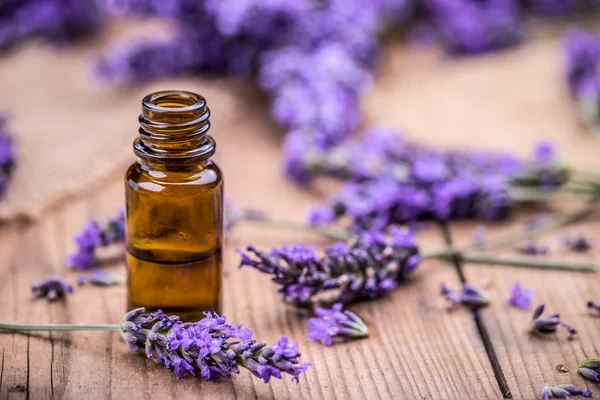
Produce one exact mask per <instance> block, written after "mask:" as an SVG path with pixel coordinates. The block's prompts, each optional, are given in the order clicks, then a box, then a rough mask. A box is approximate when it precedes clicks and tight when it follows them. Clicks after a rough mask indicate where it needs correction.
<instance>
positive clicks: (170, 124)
mask: <svg viewBox="0 0 600 400" xmlns="http://www.w3.org/2000/svg"><path fill="white" fill-rule="evenodd" d="M209 117H210V110H209V109H208V107H207V105H206V100H205V99H204V97H202V96H200V95H198V94H196V93H192V92H186V91H179V90H167V91H162V92H156V93H152V94H149V95H148V96H146V97H144V99H143V100H142V114H141V115H140V117H139V122H140V137H139V138H138V139H136V141H135V143H134V152H135V153H136V154H137V155H138V156H139V157H141V158H151V159H155V160H168V159H173V160H174V161H190V160H193V159H198V158H200V159H208V158H209V157H210V156H212V155H213V154H214V152H215V145H214V141H213V140H212V138H210V136H208V135H207V134H206V133H207V131H208V130H209V128H210V122H209Z"/></svg>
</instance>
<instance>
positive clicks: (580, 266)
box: [438, 251, 596, 272]
mask: <svg viewBox="0 0 600 400" xmlns="http://www.w3.org/2000/svg"><path fill="white" fill-rule="evenodd" d="M454 256H458V257H459V258H460V259H462V260H463V261H465V262H469V263H474V264H494V265H507V266H515V267H526V268H539V269H556V270H565V271H584V272H594V271H595V270H596V267H595V265H594V264H592V263H586V262H568V261H559V260H546V259H543V258H541V257H512V256H496V255H489V254H477V253H459V254H456V253H454V252H452V251H451V252H449V253H448V254H447V255H444V256H439V257H438V258H442V259H449V258H451V257H454Z"/></svg>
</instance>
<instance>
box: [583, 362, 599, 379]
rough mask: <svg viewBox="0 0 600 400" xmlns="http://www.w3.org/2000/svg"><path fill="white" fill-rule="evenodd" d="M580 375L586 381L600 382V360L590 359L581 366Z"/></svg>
mask: <svg viewBox="0 0 600 400" xmlns="http://www.w3.org/2000/svg"><path fill="white" fill-rule="evenodd" d="M579 373H580V374H581V375H582V376H583V377H584V378H586V379H589V380H591V381H594V382H600V358H598V357H596V358H588V359H587V360H584V361H583V362H582V363H581V364H579Z"/></svg>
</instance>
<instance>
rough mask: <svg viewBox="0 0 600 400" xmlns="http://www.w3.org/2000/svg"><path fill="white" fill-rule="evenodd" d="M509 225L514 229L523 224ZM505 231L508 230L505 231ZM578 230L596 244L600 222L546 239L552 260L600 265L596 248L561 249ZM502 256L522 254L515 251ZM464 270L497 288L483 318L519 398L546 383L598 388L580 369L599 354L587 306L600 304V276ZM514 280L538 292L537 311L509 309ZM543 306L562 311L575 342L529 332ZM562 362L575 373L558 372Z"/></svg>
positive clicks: (462, 227)
mask: <svg viewBox="0 0 600 400" xmlns="http://www.w3.org/2000/svg"><path fill="white" fill-rule="evenodd" d="M521 221H522V220H521ZM473 226H474V224H467V223H462V224H455V225H454V226H453V233H454V235H455V236H456V237H462V238H466V237H469V236H470V234H469V232H470V231H471V230H472V228H473ZM510 226H511V228H512V229H513V230H514V229H515V228H518V226H519V223H518V222H517V223H514V224H510ZM521 226H522V225H521ZM500 230H501V231H502V230H506V227H504V228H501V229H500ZM578 230H581V231H584V232H586V233H587V234H588V235H589V236H590V237H591V238H592V240H593V239H594V237H597V233H599V232H600V222H599V221H598V219H597V218H594V219H590V220H589V221H585V222H583V223H580V224H577V225H575V226H572V227H568V228H565V229H559V230H555V231H553V232H550V233H548V234H545V235H543V236H541V238H540V239H539V241H540V243H546V244H548V245H549V246H550V247H551V255H550V256H549V257H555V258H560V259H566V260H571V261H576V260H577V261H584V260H585V261H587V260H594V261H595V262H596V263H597V264H600V257H599V255H600V253H599V252H598V250H597V249H595V250H593V251H591V252H589V253H586V254H574V253H571V252H568V251H565V250H564V249H561V246H560V245H559V243H558V237H559V236H560V234H561V233H564V232H577V231H578ZM493 233H496V232H492V233H490V236H491V235H492V234H493ZM498 253H499V254H505V255H510V254H513V255H516V254H517V253H516V250H515V249H514V247H512V246H511V247H509V248H505V249H503V250H501V251H499V252H498ZM465 271H466V274H467V277H468V278H470V279H472V280H474V281H477V280H480V281H481V280H483V281H489V282H491V284H492V286H491V288H490V290H489V291H490V293H491V295H492V298H493V301H492V303H491V305H490V306H489V307H488V308H486V309H485V310H483V311H482V314H483V318H484V320H485V321H486V323H487V324H488V329H489V331H490V335H491V338H492V341H493V343H494V346H495V348H496V351H497V353H498V357H499V360H500V363H501V365H502V369H503V371H504V373H505V375H506V377H507V379H508V382H509V385H510V388H511V390H512V393H513V396H514V398H523V399H529V398H534V397H536V396H539V395H540V393H541V389H542V387H543V386H544V385H545V384H546V383H549V384H557V383H558V384H563V383H571V384H574V385H576V386H579V387H590V388H591V389H595V388H596V387H595V385H593V384H592V383H591V382H589V381H586V380H585V379H583V378H582V377H581V376H580V375H579V374H578V372H577V366H578V364H579V363H580V362H581V361H582V360H584V359H585V358H588V357H596V356H598V355H599V354H600V352H599V350H600V349H599V348H598V345H597V343H598V341H599V340H600V331H599V330H598V319H597V318H594V317H593V316H591V314H590V312H589V311H588V310H587V308H586V303H587V301H589V300H591V299H596V300H597V299H600V290H599V289H598V279H599V278H598V275H597V274H590V273H581V272H569V271H544V270H533V269H525V268H514V267H506V266H479V265H478V266H475V265H467V266H466V267H465ZM515 281H519V282H520V283H521V284H522V285H523V286H525V287H527V288H531V289H534V290H535V291H536V295H535V297H534V299H533V306H532V309H530V310H527V311H524V310H519V309H517V308H514V307H510V306H507V305H506V304H505V302H506V299H507V298H508V295H509V291H510V287H511V286H512V284H513V283H514V282H515ZM541 303H543V304H545V305H546V313H554V312H559V313H560V315H561V319H562V320H563V321H565V322H567V323H569V324H572V325H574V326H575V327H576V328H577V329H578V330H579V335H578V336H577V338H576V339H575V340H573V341H568V340H567V338H566V336H567V335H566V332H565V331H564V329H563V330H561V329H560V328H559V331H558V334H557V335H556V336H555V337H550V338H547V339H543V338H542V339H540V338H537V337H532V336H530V335H529V334H528V333H527V329H528V321H529V319H530V317H531V313H532V312H533V307H535V306H536V305H537V304H541ZM559 363H564V364H565V365H567V366H568V367H569V369H570V371H569V372H568V373H562V372H559V371H558V370H557V369H556V366H557V365H558V364H559Z"/></svg>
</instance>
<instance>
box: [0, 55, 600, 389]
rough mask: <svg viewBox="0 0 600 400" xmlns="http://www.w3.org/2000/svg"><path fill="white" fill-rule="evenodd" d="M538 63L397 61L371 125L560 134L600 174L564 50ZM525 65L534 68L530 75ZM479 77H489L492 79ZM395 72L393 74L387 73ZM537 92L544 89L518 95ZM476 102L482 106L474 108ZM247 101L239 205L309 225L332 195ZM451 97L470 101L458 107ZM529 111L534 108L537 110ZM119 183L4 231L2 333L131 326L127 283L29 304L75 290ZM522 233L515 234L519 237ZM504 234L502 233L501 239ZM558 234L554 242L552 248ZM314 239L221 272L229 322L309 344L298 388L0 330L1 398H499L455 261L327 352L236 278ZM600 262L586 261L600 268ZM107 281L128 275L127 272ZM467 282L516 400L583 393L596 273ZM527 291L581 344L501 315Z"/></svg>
mask: <svg viewBox="0 0 600 400" xmlns="http://www.w3.org/2000/svg"><path fill="white" fill-rule="evenodd" d="M535 46H541V47H544V46H551V45H550V44H548V43H542V44H536V45H535ZM536 48H537V47H536ZM537 49H538V50H540V49H539V48H537ZM542 50H543V51H542ZM542 50H540V52H541V53H540V54H541V55H539V57H540V60H539V63H538V64H537V67H534V64H531V63H533V62H532V61H528V57H529V56H528V54H529V53H522V50H518V51H517V52H516V53H504V54H505V56H492V57H491V58H484V59H481V60H478V61H474V63H475V64H476V65H477V64H480V65H481V64H482V65H483V67H477V66H475V67H474V66H472V64H469V63H468V62H466V61H465V62H461V63H458V64H448V61H446V60H443V59H440V58H439V56H435V55H432V54H426V53H416V52H410V51H392V52H391V54H390V56H389V57H387V58H386V62H385V63H384V66H383V73H382V74H383V75H382V77H381V83H378V84H376V87H375V90H374V92H373V94H372V95H370V96H369V98H368V100H367V104H366V109H367V112H368V114H369V115H370V118H371V119H372V120H374V121H385V122H388V123H391V124H393V125H395V126H397V127H403V126H407V127H408V128H409V132H408V135H409V136H413V137H414V136H420V137H422V138H423V139H424V140H429V141H430V142H433V143H443V144H448V145H451V144H453V145H463V144H465V142H467V141H468V146H469V147H476V146H481V145H485V144H487V143H491V144H492V145H493V146H494V147H500V148H509V149H514V150H519V151H520V152H522V153H523V152H524V151H525V149H526V148H528V147H529V146H530V145H531V144H532V143H533V142H534V141H535V140H536V139H540V138H544V137H550V138H552V139H555V140H556V141H557V142H558V143H559V144H560V145H561V147H562V150H564V152H565V154H566V157H567V159H568V160H570V161H573V162H575V164H577V163H580V164H579V165H587V166H592V167H593V166H596V167H600V160H597V159H596V158H597V154H598V151H599V149H600V147H599V144H598V143H597V141H596V139H595V138H593V137H591V136H589V135H585V134H584V133H583V132H582V130H581V128H580V126H579V124H578V123H577V121H576V119H575V117H574V116H573V113H572V109H571V105H570V103H569V101H568V99H567V98H566V96H565V93H564V90H563V89H562V86H561V82H560V74H559V72H558V66H557V65H555V64H552V62H555V61H556V60H555V56H556V51H555V48H554V47H552V48H546V49H545V50H544V49H542ZM506 54H508V56H506ZM533 54H535V51H534V52H533ZM503 57H504V58H503ZM511 57H512V58H511ZM490 60H491V61H490ZM519 62H521V66H522V67H523V68H524V69H519V68H518V66H517V65H516V64H519ZM498 64H500V67H498V66H497V65H498ZM482 68H483V69H485V70H490V68H491V71H492V72H490V73H488V74H487V75H486V74H485V73H484V72H481V69H482ZM495 68H497V69H495ZM510 68H512V69H510ZM507 69H508V70H507ZM394 70H395V71H398V72H397V75H393V74H391V71H394ZM405 71H406V72H405ZM472 71H477V73H476V74H475V75H473V74H472V73H471V72H472ZM510 71H512V72H510ZM540 71H541V72H540ZM538 72H539V74H538V78H539V79H543V80H544V81H543V82H541V83H540V82H538V80H539V79H538V80H536V79H533V78H532V77H531V74H535V73H538ZM439 74H445V76H446V77H447V79H446V80H442V79H441V78H439ZM511 74H512V75H511ZM506 79H508V82H510V85H507V84H506V83H507V81H506ZM511 79H520V82H521V83H520V84H519V83H518V82H514V81H513V80H511ZM436 80H440V82H437V81H436ZM444 82H445V83H444ZM452 82H454V83H452ZM525 82H530V83H531V86H530V87H529V88H530V89H531V88H534V89H532V90H522V91H518V90H517V89H518V88H519V87H520V85H524V84H525ZM436 85H443V88H442V89H443V90H442V89H440V90H441V91H442V92H443V93H440V94H439V97H437V96H434V95H433V93H439V92H435V90H434V89H435V86H436ZM386 87H387V88H386ZM452 87H454V88H457V87H460V88H462V89H461V90H460V91H457V92H453V93H452V97H451V96H450V94H449V92H448V91H450V90H451V88H452ZM544 88H546V90H543V89H544ZM515 91H516V92H517V96H516V97H514V99H516V100H511V98H507V96H509V95H511V94H512V96H515ZM477 93H479V94H480V96H481V97H480V100H479V101H477V102H475V103H473V96H475V95H477ZM494 94H495V95H494ZM241 96H242V97H247V98H245V99H244V100H245V104H247V105H248V106H247V107H248V108H247V109H246V110H245V115H244V118H240V120H239V123H238V124H236V126H235V129H233V130H232V131H227V132H224V131H219V129H218V126H215V127H214V132H216V135H217V136H216V138H217V140H218V143H219V148H218V151H219V156H218V158H219V162H220V164H221V165H222V166H223V168H224V170H225V174H226V182H227V183H226V185H227V194H228V195H229V196H231V197H232V199H233V200H234V201H235V203H236V204H237V205H239V206H245V207H254V208H261V209H266V210H268V211H269V213H271V214H272V215H274V216H279V217H285V218H289V219H302V218H304V216H305V214H306V211H307V210H308V207H309V206H310V205H311V204H312V203H314V202H316V201H320V200H321V199H322V198H323V195H324V194H323V192H324V191H325V189H324V186H325V185H321V184H319V185H317V188H316V189H314V190H305V189H301V188H297V187H294V186H293V185H291V184H289V183H287V182H286V181H285V179H284V178H283V177H282V176H281V174H280V172H279V171H280V168H279V155H278V154H279V139H278V135H279V131H278V129H277V128H276V127H275V126H274V125H273V124H272V123H271V122H270V121H269V119H268V117H267V114H266V111H265V105H264V104H263V103H262V102H261V101H256V99H257V98H258V97H259V96H257V95H256V93H241ZM411 96H412V98H413V101H412V102H411V100H410V99H411ZM419 96H421V97H419ZM445 96H446V97H445ZM453 98H454V99H458V100H456V102H461V101H462V102H463V106H462V108H461V107H460V106H458V105H456V104H454V103H455V102H453V101H452V99H453ZM461 99H462V100H461ZM484 100H485V101H484ZM486 101H489V102H492V103H493V104H494V105H495V106H492V105H490V104H489V103H487V102H486ZM419 103H421V104H419ZM481 104H486V105H485V107H483V106H482V107H481V112H473V109H474V107H476V106H478V105H481ZM540 104H541V105H540ZM559 104H560V106H559ZM543 105H546V106H547V107H550V109H548V108H547V107H546V108H544V106H543ZM420 107H423V109H422V108H420ZM523 107H533V108H532V109H530V111H526V110H524V109H523ZM425 108H426V109H428V110H425ZM453 109H455V110H459V111H458V112H456V111H452V110H453ZM407 110H408V111H407ZM467 110H469V111H467ZM132 118H135V116H132ZM511 118H512V120H510V119H511ZM507 119H508V120H507ZM511 121H512V122H511ZM418 123H421V124H422V125H418ZM497 123H501V124H502V125H501V126H500V127H498V125H497ZM403 124H406V125H403ZM488 135H491V136H488ZM121 180H122V177H121V176H114V177H112V178H111V179H110V180H109V181H107V183H106V185H105V186H104V188H103V189H102V190H100V191H96V192H94V193H89V194H87V195H85V196H83V197H81V198H79V199H77V200H74V201H71V202H68V203H65V204H61V205H60V206H59V207H57V208H56V209H54V210H52V211H49V212H47V213H46V214H45V216H44V217H43V218H42V219H41V220H40V221H39V222H37V223H35V224H10V225H6V226H3V227H2V228H1V229H0V320H1V321H14V322H23V323H44V322H54V323H84V322H89V323H92V322H93V323H115V322H117V321H119V319H120V318H121V316H122V314H123V312H124V311H125V288H124V287H123V286H118V287H110V288H93V287H82V288H76V291H75V293H74V294H73V295H72V296H69V298H68V299H67V301H66V303H60V302H59V303H55V304H47V303H46V302H45V301H42V300H38V301H34V300H32V297H31V292H30V286H31V284H32V283H33V282H35V281H37V280H39V279H41V278H43V277H45V276H47V275H50V274H60V275H63V276H65V277H67V278H68V279H70V280H71V281H72V282H74V280H75V273H73V272H70V271H66V270H65V267H64V258H65V255H66V253H67V252H68V251H70V250H72V248H73V243H72V240H71V236H72V235H73V233H75V232H76V231H78V230H79V229H80V228H81V227H82V226H83V224H84V223H85V221H86V220H87V219H89V218H102V217H106V216H110V215H112V214H113V213H114V212H115V210H116V209H118V208H119V207H120V206H121V205H122V204H123V190H122V186H123V184H122V181H121ZM516 225H518V222H515V223H513V224H509V225H508V226H512V227H514V226H516ZM582 226H583V227H584V228H585V229H587V232H588V233H589V234H591V235H592V236H595V234H596V233H598V231H599V228H600V224H598V222H594V221H592V220H590V221H588V222H586V223H584V224H583V225H582ZM472 227H473V225H472V224H455V225H453V226H452V227H451V232H452V237H453V238H454V240H455V241H457V242H465V241H469V240H470V230H471V229H472ZM506 227H507V226H506V225H505V226H501V227H498V228H497V229H491V231H490V234H493V233H494V232H496V231H501V230H502V229H505V228H506ZM556 236H557V234H556V233H552V234H550V235H549V236H548V240H555V239H556ZM309 240H310V241H313V242H314V243H325V242H324V241H323V239H322V238H319V237H317V236H311V235H308V234H298V233H291V232H282V231H270V230H266V229H261V228H257V227H249V226H242V227H239V228H235V230H234V232H233V234H232V236H231V238H230V240H229V243H228V245H227V251H226V261H225V262H226V268H227V271H228V273H227V276H226V277H225V281H224V311H225V314H226V315H227V316H228V317H229V318H230V319H231V320H232V321H235V322H237V323H242V322H243V323H245V324H246V325H247V326H248V327H250V328H252V329H253V330H254V331H255V333H256V336H257V337H259V338H261V339H264V340H266V341H271V342H272V341H274V340H275V339H276V338H277V337H279V336H280V335H282V334H286V335H288V336H290V337H292V338H296V339H298V340H299V342H300V347H301V349H302V350H303V358H304V359H305V360H306V361H310V362H312V363H313V367H312V368H310V369H309V371H308V372H307V374H306V376H305V377H302V379H301V380H300V383H299V384H295V383H292V382H291V381H290V380H289V379H285V380H282V381H273V382H272V383H270V384H264V383H262V382H261V381H260V380H258V379H256V378H254V377H252V376H251V375H250V374H248V373H245V371H242V374H240V375H239V376H234V377H233V378H232V379H222V380H219V381H216V382H204V381H200V380H196V379H193V378H185V379H177V378H176V377H175V376H174V375H173V374H171V373H169V372H167V371H166V370H164V368H162V367H161V366H158V365H155V364H154V363H152V362H151V361H148V360H146V359H145V357H143V356H142V355H136V354H133V353H131V352H130V351H129V350H128V348H127V347H126V346H125V345H124V344H123V343H122V342H121V340H120V339H119V336H118V334H116V333H111V332H74V333H52V334H48V333H39V334H38V333H36V334H29V335H24V334H10V333H2V334H0V399H44V398H57V399H59V398H60V399H84V398H90V399H108V398H111V399H131V398H153V399H166V398H177V399H181V398H190V399H191V398H208V399H228V398H237V397H239V398H248V399H250V398H307V399H318V398H366V399H375V398H406V399H412V398H417V399H444V400H445V399H469V398H473V399H484V398H501V396H502V393H501V391H500V389H499V385H498V383H497V379H496V376H495V374H494V371H493V369H492V366H491V363H490V360H489V358H488V354H487V353H486V350H485V348H484V345H483V342H482V340H481V337H480V334H479V332H478V330H477V328H476V326H475V323H474V321H473V319H472V317H471V315H470V313H469V312H468V311H466V310H462V309H460V310H456V311H455V312H452V313H448V312H446V305H445V304H444V303H443V300H442V299H441V298H440V296H439V284H440V283H441V282H447V283H448V284H449V285H453V286H457V285H458V283H459V278H458V275H457V273H456V271H455V268H454V267H453V266H452V265H451V264H449V263H444V262H440V261H425V262H423V263H422V265H421V267H420V270H419V272H418V274H416V276H415V278H414V279H413V281H412V282H411V283H409V284H406V285H402V286H401V287H400V288H398V289H397V290H396V291H395V292H394V293H393V294H391V295H390V296H387V297H386V298H384V299H382V300H379V301H377V302H371V303H364V304H359V305H356V306H355V307H353V309H355V310H356V311H357V312H358V313H359V314H360V315H362V316H363V317H364V319H365V320H366V322H367V324H368V325H369V328H370V331H371V332H372V334H371V337H370V338H369V339H367V340H360V341H355V342H349V343H341V344H336V345H334V346H332V347H331V348H325V347H323V346H322V345H320V344H318V343H314V342H310V341H309V340H307V339H306V338H305V332H306V319H307V315H306V314H305V313H303V312H301V311H298V310H296V309H294V308H292V307H290V306H287V305H285V304H283V303H282V302H281V301H280V299H279V297H278V296H277V294H276V292H275V290H274V286H273V285H272V284H271V282H270V280H269V278H268V277H266V276H262V275H260V274H258V273H257V272H255V271H252V270H248V269H242V270H239V269H237V264H238V257H237V256H236V255H235V254H234V250H235V249H236V248H238V247H243V246H245V245H247V244H249V243H252V244H255V245H256V246H259V247H262V248H265V247H270V246H274V245H281V244H286V243H293V242H296V241H309ZM419 243H420V244H421V246H422V247H424V248H431V247H434V246H435V247H438V246H442V245H443V244H444V241H443V238H442V235H441V232H440V230H439V229H438V228H436V227H433V228H431V229H429V230H426V231H424V232H423V233H420V234H419ZM506 251H507V252H509V253H510V252H511V251H510V249H508V250H506ZM597 254H598V253H597V252H596V253H592V254H591V255H588V256H585V257H587V258H590V257H593V258H595V259H596V260H598V258H599V257H598V255H597ZM109 268H110V270H111V271H116V272H119V273H120V274H122V275H124V265H123V264H122V263H120V264H116V265H113V266H111V267H109ZM464 271H465V274H466V277H467V279H468V280H469V281H470V282H472V283H476V284H477V283H479V282H480V281H482V280H489V281H490V282H491V284H492V286H491V289H490V290H491V292H492V294H493V303H492V305H491V306H490V307H489V308H487V309H485V310H483V311H482V312H481V315H482V319H483V321H484V323H485V325H486V327H487V330H488V332H489V337H490V338H491V343H492V345H493V346H494V349H495V352H496V354H497V356H498V359H499V362H500V366H501V368H502V373H503V375H504V376H505V377H506V380H507V382H508V386H509V388H510V391H511V393H512V396H513V397H514V398H523V399H533V398H538V397H539V393H540V391H541V388H542V386H543V385H544V384H545V383H546V382H548V383H556V382H559V383H565V382H573V383H575V384H577V385H585V384H586V382H584V381H583V380H582V379H581V378H580V377H579V376H578V375H577V372H576V366H577V363H578V362H579V361H581V360H582V359H583V358H586V357H591V356H596V355H598V354H599V352H598V348H597V347H596V345H595V343H596V342H598V339H599V338H600V333H599V330H598V326H599V325H598V324H600V320H598V319H597V318H593V317H591V316H589V315H588V313H587V310H586V308H585V304H586V302H587V300H589V299H591V298H596V299H600V291H599V290H598V286H597V283H598V277H597V275H596V274H581V273H568V272H544V271H539V270H524V269H515V268H508V267H502V266H494V267H491V266H490V267H485V266H470V265H467V266H464ZM515 279H519V280H520V281H521V282H522V283H523V284H524V285H526V286H528V287H533V288H535V289H536V291H537V295H536V298H535V301H536V302H537V301H539V302H545V303H546V304H547V307H548V310H549V311H557V312H561V315H562V316H563V318H564V320H566V321H568V322H570V323H572V324H574V325H575V326H577V327H578V328H579V329H580V331H581V333H580V336H579V338H578V339H577V340H575V341H571V342H569V341H567V340H566V338H565V336H564V335H560V334H559V335H558V336H557V337H556V338H555V339H550V340H537V339H532V338H530V337H529V336H528V335H527V334H526V327H527V321H528V319H529V316H530V313H529V312H523V311H519V310H517V309H513V308H508V307H506V306H505V305H504V301H505V298H506V296H507V293H508V288H509V286H510V285H511V284H512V282H513V281H514V280H515ZM561 362H562V363H565V364H567V365H568V366H569V367H570V369H571V371H570V372H569V373H559V372H558V371H557V370H556V369H555V366H556V364H558V363H561ZM590 387H592V388H593V389H597V386H594V385H591V386H590Z"/></svg>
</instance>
